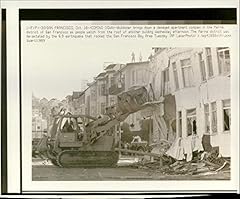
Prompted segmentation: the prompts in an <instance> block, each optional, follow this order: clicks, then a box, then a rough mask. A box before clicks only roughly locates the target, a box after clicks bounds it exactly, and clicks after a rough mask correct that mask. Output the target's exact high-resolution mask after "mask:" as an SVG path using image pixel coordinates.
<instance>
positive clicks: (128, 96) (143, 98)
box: [117, 87, 148, 114]
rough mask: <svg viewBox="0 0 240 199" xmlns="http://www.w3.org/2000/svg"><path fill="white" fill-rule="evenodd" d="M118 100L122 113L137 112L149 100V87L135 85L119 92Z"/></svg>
mask: <svg viewBox="0 0 240 199" xmlns="http://www.w3.org/2000/svg"><path fill="white" fill-rule="evenodd" d="M117 100H118V108H119V110H120V111H121V112H122V114H125V113H133V112H136V111H138V110H140V109H141V106H142V105H143V104H144V103H146V102H147V100H148V95H147V89H146V88H145V87H133V88H132V89H130V90H128V91H126V92H123V93H121V94H119V95H118V97H117Z"/></svg>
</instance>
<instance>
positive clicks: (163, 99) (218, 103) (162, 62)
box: [22, 22, 231, 181]
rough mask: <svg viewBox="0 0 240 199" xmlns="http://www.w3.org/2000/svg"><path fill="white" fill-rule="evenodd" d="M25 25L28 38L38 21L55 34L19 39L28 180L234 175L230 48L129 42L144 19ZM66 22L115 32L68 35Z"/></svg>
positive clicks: (221, 177)
mask: <svg viewBox="0 0 240 199" xmlns="http://www.w3.org/2000/svg"><path fill="white" fill-rule="evenodd" d="M23 23H24V22H23ZM25 27H26V35H27V37H28V35H29V34H30V35H31V34H32V32H34V31H36V30H33V29H39V28H40V29H46V30H45V31H46V32H47V31H49V32H52V34H57V35H58V38H55V39H49V40H46V42H44V44H42V43H41V42H40V43H38V42H37V41H35V40H31V39H29V40H28V39H27V40H26V42H25V43H23V46H22V47H23V49H22V50H23V59H22V63H23V64H22V67H23V68H27V70H28V71H29V73H30V74H31V77H30V76H29V77H28V78H31V82H32V85H31V87H32V180H33V181H42V180H43V181H48V180H49V181H55V180H60V181H61V180H63V181H71V180H73V181H78V180H161V179H164V180H171V179H175V180H177V179H179V180H202V179H204V180H218V179H219V180H229V179H230V170H231V164H230V160H231V154H230V146H231V139H230V135H231V95H230V80H231V49H230V48H229V47H228V46H216V47H207V46H206V47H199V48H196V47H163V46H157V45H154V41H149V40H145V41H141V40H139V39H136V40H134V39H133V40H129V35H130V36H131V33H135V32H137V33H138V34H139V32H140V31H142V32H143V31H145V32H146V34H149V32H151V31H152V30H142V29H143V28H145V29H150V27H149V28H146V27H143V26H142V25H138V26H136V27H135V26H134V30H128V26H124V25H123V26H118V25H113V26H112V25H103V26H99V25H94V24H93V25H91V26H84V25H83V26H79V25H77V24H76V23H75V24H74V25H72V24H71V23H68V25H67V26H66V24H65V25H53V26H43V25H39V26H38V27H32V26H29V25H26V26H25ZM72 28H74V30H75V29H80V30H75V32H77V31H78V32H81V34H80V36H81V35H82V34H84V33H85V34H86V33H87V32H89V33H91V34H93V35H94V34H95V32H97V31H99V29H100V31H105V33H106V32H107V31H108V32H110V31H111V33H112V34H113V37H116V39H115V40H114V39H111V40H108V39H103V40H101V39H99V38H96V39H95V38H92V37H90V38H89V39H85V40H82V39H81V37H80V39H76V38H75V37H74V38H73V39H65V37H66V36H68V35H67V34H68V32H66V29H67V30H68V29H72ZM154 28H155V26H154ZM48 29H49V30H48ZM62 29H64V30H62ZM125 29H126V30H125ZM156 29H161V31H164V30H162V28H161V27H159V26H156ZM40 31H41V30H40ZM100 31H99V32H100ZM119 31H121V32H122V33H120V34H119V35H120V37H121V39H119V40H117V32H119ZM126 31H127V34H126V37H128V38H127V39H125V35H124V32H126ZM165 31H166V30H165ZM83 32H84V33H83ZM114 32H116V34H115V33H114ZM46 36H48V35H46ZM50 36H52V35H50ZM75 36H76V37H77V36H79V34H78V33H76V34H75ZM97 36H99V35H97ZM100 36H101V35H100ZM110 36H111V35H110ZM110 36H109V37H110ZM62 37H64V38H62ZM94 37H95V35H94ZM23 41H25V40H23ZM103 46H104V50H103V49H102V48H103ZM57 49H58V50H57ZM26 52H28V53H26ZM25 55H26V56H27V57H26V58H25ZM35 69H38V70H35ZM29 81H30V80H29Z"/></svg>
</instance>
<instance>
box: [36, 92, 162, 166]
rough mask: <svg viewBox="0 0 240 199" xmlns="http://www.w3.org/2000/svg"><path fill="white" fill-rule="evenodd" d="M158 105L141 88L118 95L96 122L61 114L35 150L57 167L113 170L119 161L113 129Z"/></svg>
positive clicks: (82, 117) (86, 117)
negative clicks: (144, 110)
mask: <svg viewBox="0 0 240 199" xmlns="http://www.w3.org/2000/svg"><path fill="white" fill-rule="evenodd" d="M159 103H161V102H159V101H156V102H153V101H152V102H149V98H148V92H147V89H146V88H145V87H134V88H133V89H131V90H129V91H127V92H123V93H121V94H119V95H118V96H117V103H116V105H114V106H111V107H108V108H106V113H105V114H104V115H101V116H100V117H98V118H95V117H91V116H89V115H73V114H71V113H69V112H68V113H65V112H61V113H59V114H58V115H56V116H55V117H54V120H53V125H52V127H51V128H50V131H49V132H48V135H45V136H44V137H43V138H42V139H41V141H40V144H39V145H38V147H37V150H38V152H39V153H40V154H43V155H45V157H47V158H48V159H50V161H51V162H52V164H54V165H56V166H59V167H114V166H116V164H117V162H118V159H119V154H118V152H117V151H115V147H116V145H117V143H116V140H115V128H114V127H115V126H116V125H119V124H120V122H122V121H124V120H125V119H126V118H127V117H128V116H129V115H130V114H132V113H135V112H137V111H139V110H142V109H144V108H146V107H149V106H152V105H153V104H155V105H156V104H159Z"/></svg>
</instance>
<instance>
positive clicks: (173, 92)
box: [152, 47, 231, 156]
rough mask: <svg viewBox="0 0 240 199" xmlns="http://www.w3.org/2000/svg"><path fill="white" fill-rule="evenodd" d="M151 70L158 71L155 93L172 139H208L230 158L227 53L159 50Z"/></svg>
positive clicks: (228, 61)
mask: <svg viewBox="0 0 240 199" xmlns="http://www.w3.org/2000/svg"><path fill="white" fill-rule="evenodd" d="M163 57H165V61H164V59H163ZM152 69H153V71H155V72H156V71H158V72H156V73H155V74H156V76H158V78H156V81H155V82H154V81H153V84H154V91H155V93H156V95H157V96H163V97H164V112H165V113H164V117H165V121H166V125H167V127H168V129H171V130H172V132H175V133H176V134H175V135H174V136H175V137H187V136H189V135H192V134H197V135H199V136H202V135H203V134H205V135H209V137H210V140H211V145H212V146H215V147H219V151H220V153H221V154H222V155H223V156H230V123H231V106H230V101H231V100H230V49H229V48H227V47H219V48H212V47H211V48H210V47H207V48H158V49H157V50H156V53H155V54H154V56H153V60H152ZM159 81H160V82H159ZM169 132H171V131H169ZM169 132H168V133H169Z"/></svg>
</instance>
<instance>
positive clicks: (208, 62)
mask: <svg viewBox="0 0 240 199" xmlns="http://www.w3.org/2000/svg"><path fill="white" fill-rule="evenodd" d="M208 50H209V51H208ZM205 52H206V63H207V70H208V71H207V75H208V79H210V78H212V77H214V71H213V60H212V49H211V48H209V47H208V48H205ZM208 52H209V53H208ZM209 57H210V59H208V58H209ZM210 60H211V64H210ZM210 66H211V70H209V69H210ZM210 71H211V72H212V73H211V74H210Z"/></svg>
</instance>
